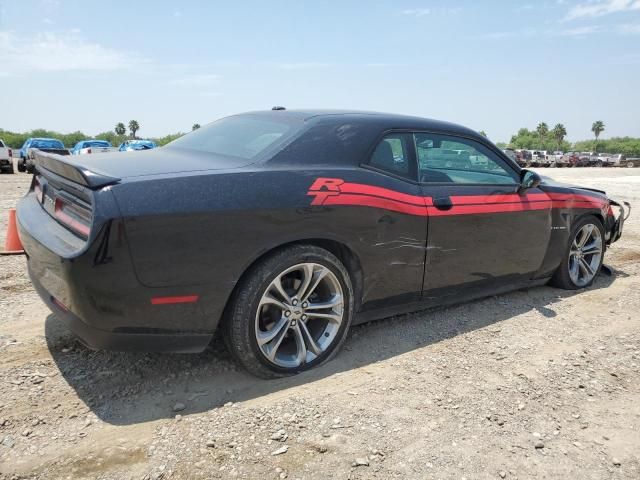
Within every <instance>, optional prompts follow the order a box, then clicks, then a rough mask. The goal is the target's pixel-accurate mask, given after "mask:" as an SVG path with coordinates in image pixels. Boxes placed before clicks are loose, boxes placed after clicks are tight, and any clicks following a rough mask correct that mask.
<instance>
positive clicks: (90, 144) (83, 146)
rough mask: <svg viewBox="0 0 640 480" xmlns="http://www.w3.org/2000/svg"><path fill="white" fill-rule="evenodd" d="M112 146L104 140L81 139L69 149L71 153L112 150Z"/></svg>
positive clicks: (79, 153)
mask: <svg viewBox="0 0 640 480" xmlns="http://www.w3.org/2000/svg"><path fill="white" fill-rule="evenodd" d="M114 150H115V148H114V147H112V146H111V144H110V143H109V142H107V141H106V140H94V139H92V140H81V141H79V142H78V143H76V144H75V145H74V146H73V148H72V149H71V155H85V154H89V153H106V152H113V151H114Z"/></svg>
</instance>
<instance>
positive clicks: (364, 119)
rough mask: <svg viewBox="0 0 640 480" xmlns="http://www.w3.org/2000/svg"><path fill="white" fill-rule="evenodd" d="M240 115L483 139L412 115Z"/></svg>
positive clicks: (262, 112)
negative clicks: (372, 126)
mask: <svg viewBox="0 0 640 480" xmlns="http://www.w3.org/2000/svg"><path fill="white" fill-rule="evenodd" d="M238 115H259V116H265V117H272V118H281V117H283V116H285V117H289V118H291V119H298V120H302V121H305V122H307V121H322V122H335V123H336V124H338V123H344V120H345V117H348V119H349V121H351V122H354V121H355V122H360V123H367V124H372V125H376V126H379V127H384V128H390V129H415V130H432V131H438V132H447V133H454V134H459V135H467V136H469V135H470V136H474V137H481V135H480V134H479V133H477V132H476V131H475V130H472V129H470V128H467V127H464V126H462V125H458V124H455V123H451V122H445V121H441V120H434V119H431V118H423V117H417V116H411V115H400V114H395V113H383V112H368V111H360V110H322V109H303V110H259V111H254V112H247V113H241V114H238ZM482 138H484V137H482Z"/></svg>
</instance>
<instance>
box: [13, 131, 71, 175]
mask: <svg viewBox="0 0 640 480" xmlns="http://www.w3.org/2000/svg"><path fill="white" fill-rule="evenodd" d="M34 149H38V150H41V151H43V152H48V153H57V154H58V155H69V150H67V149H66V148H65V146H64V143H62V142H61V141H60V140H58V139H57V138H27V139H26V140H25V142H24V143H23V144H22V148H20V158H19V159H18V171H19V172H28V173H33V170H34V163H33V154H32V153H31V150H34Z"/></svg>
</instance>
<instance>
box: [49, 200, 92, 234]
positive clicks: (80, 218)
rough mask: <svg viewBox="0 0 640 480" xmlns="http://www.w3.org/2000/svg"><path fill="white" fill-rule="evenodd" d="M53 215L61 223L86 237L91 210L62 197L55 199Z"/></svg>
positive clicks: (89, 224) (89, 225)
mask: <svg viewBox="0 0 640 480" xmlns="http://www.w3.org/2000/svg"><path fill="white" fill-rule="evenodd" d="M54 212H55V216H56V218H57V219H58V221H60V222H61V223H62V224H64V225H65V226H67V227H68V228H70V229H71V230H73V231H74V232H76V233H77V234H79V235H81V236H83V237H85V238H88V237H89V232H90V231H91V211H90V210H88V209H86V208H84V207H83V206H81V205H78V204H76V203H71V202H69V201H67V200H66V199H64V198H61V197H57V198H56V199H55V208H54Z"/></svg>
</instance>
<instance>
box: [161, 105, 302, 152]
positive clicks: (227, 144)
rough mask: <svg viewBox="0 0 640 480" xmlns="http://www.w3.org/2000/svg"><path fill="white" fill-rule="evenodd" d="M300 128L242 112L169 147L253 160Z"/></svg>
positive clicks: (189, 135)
mask: <svg viewBox="0 0 640 480" xmlns="http://www.w3.org/2000/svg"><path fill="white" fill-rule="evenodd" d="M298 128H299V127H298V126H297V125H295V124H292V123H290V122H289V123H287V122H284V121H283V122H280V121H276V120H275V119H271V118H259V117H257V116H255V117H252V116H249V115H238V116H235V117H227V118H223V119H221V120H218V121H216V122H213V123H211V124H209V125H207V126H205V127H202V128H199V129H197V130H195V131H194V132H191V133H189V134H187V135H185V136H183V137H180V138H178V139H177V140H174V141H173V142H171V143H170V144H169V146H172V147H179V148H188V149H191V150H198V151H201V152H207V153H215V154H218V155H225V156H228V157H237V158H241V159H245V160H252V159H254V158H256V157H257V156H258V155H259V154H260V153H262V152H263V151H265V150H267V148H269V147H272V146H275V145H277V144H280V143H282V142H283V141H284V140H286V139H288V138H290V137H291V136H292V134H293V133H295V131H297V130H298Z"/></svg>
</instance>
